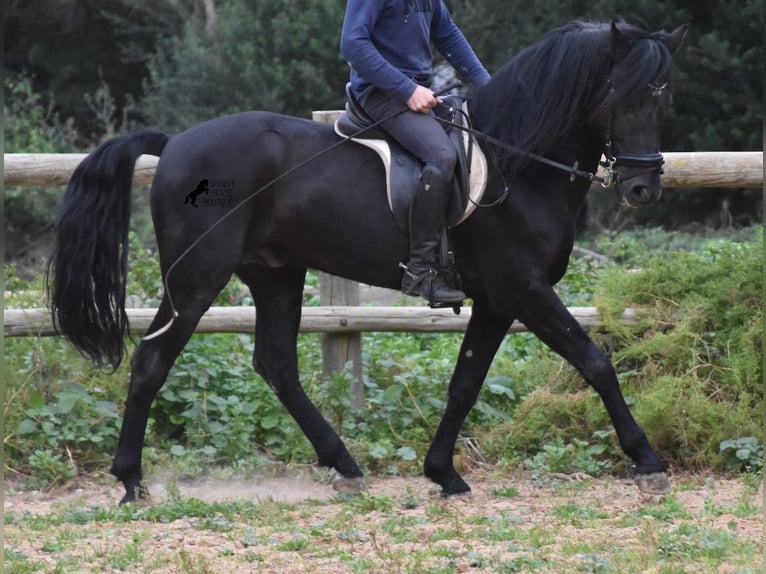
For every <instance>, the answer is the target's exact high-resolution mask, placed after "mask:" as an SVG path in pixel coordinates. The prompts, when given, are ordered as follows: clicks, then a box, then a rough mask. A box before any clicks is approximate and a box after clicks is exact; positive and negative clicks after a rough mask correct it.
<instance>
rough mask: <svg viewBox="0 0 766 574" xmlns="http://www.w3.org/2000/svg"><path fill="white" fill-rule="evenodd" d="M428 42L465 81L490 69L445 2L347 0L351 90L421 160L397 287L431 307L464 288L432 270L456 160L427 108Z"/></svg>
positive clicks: (454, 299)
mask: <svg viewBox="0 0 766 574" xmlns="http://www.w3.org/2000/svg"><path fill="white" fill-rule="evenodd" d="M431 43H433V45H434V46H435V47H436V48H437V50H439V52H440V53H441V54H442V55H443V56H444V57H445V58H446V59H447V61H448V62H449V63H450V64H452V66H453V67H454V68H455V69H456V70H457V71H458V73H460V74H461V75H462V76H463V77H464V78H466V79H467V80H468V81H470V82H472V83H473V84H476V85H481V84H484V83H486V82H487V81H488V80H489V73H488V72H487V70H486V69H485V68H484V66H483V65H482V64H481V62H480V61H479V59H478V58H477V57H476V54H475V53H474V51H473V49H472V48H471V46H470V45H469V44H468V41H467V40H466V39H465V37H464V36H463V33H462V32H461V31H460V29H459V28H458V27H457V26H456V25H455V23H454V22H453V21H452V18H451V16H450V14H449V12H448V10H447V7H446V6H445V5H444V2H443V0H348V3H347V5H346V15H345V19H344V21H343V31H342V33H341V52H342V53H343V57H344V58H345V59H346V60H347V61H348V62H349V63H350V64H351V93H352V95H353V96H354V97H355V98H356V100H357V102H358V103H359V105H360V106H361V107H362V109H363V110H364V111H365V112H366V113H367V115H368V116H370V118H372V119H373V120H375V121H379V120H383V119H385V118H392V119H390V120H389V121H385V122H384V123H383V124H382V125H381V127H382V128H383V129H385V130H386V131H387V132H388V133H389V134H390V135H391V136H392V137H393V138H395V139H396V140H397V141H398V142H399V143H400V144H401V145H402V146H403V147H404V148H406V149H407V150H409V151H410V152H411V153H412V154H413V155H415V156H417V157H418V158H420V160H422V161H423V164H424V166H423V171H422V173H421V176H420V180H421V185H420V187H419V189H418V190H417V192H416V193H415V197H414V198H413V201H412V206H411V207H410V219H409V226H410V252H409V261H408V262H407V265H406V266H405V268H404V275H403V277H402V291H404V292H405V293H407V294H408V295H421V296H423V297H425V298H426V299H428V300H429V302H430V303H431V305H434V304H436V305H437V306H438V305H439V304H441V305H454V304H460V303H462V301H463V299H464V298H465V294H464V293H463V292H462V291H461V290H459V289H456V288H455V287H453V286H450V285H449V284H448V283H447V281H446V280H445V278H444V276H443V274H442V273H437V269H438V266H437V255H438V251H439V237H440V235H441V231H442V229H443V228H444V224H445V218H446V211H447V201H448V199H449V193H448V191H449V185H450V180H451V179H452V175H453V172H454V169H455V163H456V161H457V158H456V152H455V149H454V147H453V144H452V142H451V141H450V139H449V138H448V137H447V134H446V132H445V131H444V128H443V127H442V125H441V124H440V123H439V122H438V121H437V120H436V119H435V118H434V117H433V116H432V115H431V114H430V111H431V108H433V107H434V106H436V105H438V104H439V103H441V99H440V98H438V97H436V96H435V95H434V93H433V92H432V91H431V90H430V88H429V86H430V83H431V74H432V57H433V54H432V51H431Z"/></svg>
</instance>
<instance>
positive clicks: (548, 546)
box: [5, 472, 763, 574]
mask: <svg viewBox="0 0 766 574" xmlns="http://www.w3.org/2000/svg"><path fill="white" fill-rule="evenodd" d="M679 482H680V483H682V484H683V486H682V487H681V488H675V489H674V492H673V493H672V496H674V497H675V498H676V499H677V501H678V503H679V505H680V506H681V507H682V508H683V509H684V510H685V511H686V513H688V514H689V515H691V519H689V518H688V517H687V518H686V519H683V520H682V519H679V520H674V519H671V520H666V519H662V520H659V521H658V522H655V523H653V524H654V526H651V525H649V526H650V527H647V524H649V523H647V522H646V521H650V522H651V521H654V520H655V519H653V518H651V517H644V519H645V520H644V519H642V522H641V523H640V524H636V525H635V526H628V527H626V526H624V524H620V522H619V521H620V520H621V519H624V518H625V517H626V516H628V515H630V514H631V513H633V512H634V511H636V510H637V509H640V508H643V507H646V506H651V505H655V506H657V507H658V508H660V507H661V505H662V497H654V496H646V495H642V494H640V493H639V492H638V490H637V489H636V488H635V486H634V485H633V483H632V481H628V480H615V479H610V480H606V479H604V480H588V481H587V482H586V483H585V484H584V485H581V486H578V487H576V488H566V487H564V488H562V486H561V483H559V485H558V486H556V485H540V484H539V483H535V482H533V481H532V480H531V479H529V478H528V477H514V478H510V479H508V478H500V477H498V476H497V475H495V474H489V473H484V472H474V473H472V475H471V476H470V483H471V485H472V488H473V495H472V496H469V497H458V498H453V499H449V500H446V501H444V500H443V499H440V498H439V497H438V496H437V495H436V492H435V490H434V487H433V485H432V484H431V483H430V482H429V481H427V480H425V479H422V478H373V479H370V480H369V488H370V495H372V496H381V495H385V496H388V497H390V498H391V499H393V500H397V501H398V500H401V499H402V497H403V496H404V495H405V493H406V494H407V495H408V496H411V497H415V498H416V499H417V500H419V501H420V503H419V504H416V505H414V506H413V507H412V508H406V507H404V506H402V507H397V509H396V512H395V515H396V516H397V517H409V518H412V519H415V518H418V519H420V520H418V521H417V522H415V523H414V525H413V526H411V528H412V529H415V530H416V531H417V538H418V539H421V540H424V541H426V540H431V539H432V538H433V537H434V535H435V533H437V532H441V531H444V530H445V529H447V530H449V529H450V528H451V529H454V530H455V533H454V534H452V535H447V536H446V537H445V538H443V539H441V538H439V542H438V543H439V544H441V545H443V546H444V547H445V548H455V549H463V548H464V546H463V545H464V544H465V540H470V542H469V543H470V545H471V548H472V550H473V551H474V552H475V553H477V554H482V555H493V556H498V553H500V555H507V556H508V557H509V559H512V558H513V557H514V556H515V555H516V554H514V551H512V550H509V548H512V545H509V544H508V541H507V540H505V541H491V540H486V541H484V540H482V539H481V538H478V539H477V538H476V537H472V536H471V535H470V529H471V528H472V526H470V525H471V524H476V520H475V519H476V518H477V517H490V518H492V519H495V518H496V517H503V516H505V517H507V516H514V517H518V522H519V525H520V527H521V528H524V529H535V528H536V529H539V531H540V535H541V536H543V537H544V536H546V532H548V531H549V533H552V532H555V535H554V536H553V538H552V539H551V540H550V541H549V542H546V543H545V544H544V549H545V550H544V552H543V553H542V554H540V555H541V556H543V557H544V558H545V557H546V556H547V557H548V558H546V560H555V558H554V557H556V556H557V555H558V556H560V555H561V553H562V552H563V550H562V549H563V548H564V547H565V545H566V543H567V541H571V540H577V541H578V542H580V543H584V544H588V543H592V544H593V545H594V547H602V546H603V545H604V544H605V543H608V544H611V545H614V544H617V545H624V546H625V547H626V548H635V547H638V546H641V545H646V544H651V541H650V540H649V541H648V540H647V536H648V534H647V533H648V532H655V530H656V532H657V533H660V532H664V531H665V530H667V529H673V528H677V526H678V525H679V524H681V523H687V524H688V523H693V524H699V525H704V527H706V528H711V529H725V530H728V531H732V532H736V536H737V537H738V538H740V539H742V540H752V541H754V542H755V543H757V544H759V545H760V541H761V539H762V533H763V519H762V518H763V517H762V514H751V515H748V516H737V513H736V512H735V510H734V509H735V508H737V506H738V505H740V506H741V504H742V503H743V501H747V503H748V504H756V505H760V504H761V501H762V500H763V495H762V492H760V493H752V492H747V490H746V488H745V487H744V485H743V481H741V480H727V479H720V478H715V477H698V476H694V477H692V476H686V477H683V478H681V479H680V481H679V478H678V477H676V478H675V479H674V483H675V484H679ZM169 486H170V487H172V488H177V489H178V490H179V491H180V494H181V496H183V497H194V498H199V499H201V500H204V501H206V502H213V501H220V500H236V499H245V500H250V501H255V502H257V501H261V502H264V503H266V504H268V503H269V501H282V502H287V503H290V504H291V505H293V506H292V507H291V509H290V510H289V511H288V516H285V519H286V520H288V521H290V523H291V524H292V525H294V526H296V527H299V528H307V529H308V528H310V527H311V526H312V525H316V524H324V523H327V522H331V521H333V520H337V518H338V516H339V515H341V516H342V515H343V513H344V512H348V505H347V504H344V503H343V502H342V501H340V500H338V499H337V498H336V496H335V494H336V493H335V492H334V491H333V490H332V488H331V487H330V486H329V485H328V484H323V483H319V482H315V481H312V480H309V479H306V480H302V479H298V478H263V479H257V480H235V479H231V480H223V481H221V480H209V481H205V482H198V483H194V484H178V485H176V484H174V483H167V482H165V481H164V480H163V479H161V478H158V479H155V480H153V481H152V482H150V491H151V493H152V503H158V502H161V501H162V500H165V499H166V498H167V496H168V494H167V488H168V487H169ZM508 486H513V487H514V488H516V489H517V490H518V495H516V496H513V497H502V496H498V495H497V491H498V489H504V488H506V487H508ZM121 495H122V490H121V487H120V486H119V485H112V484H107V483H105V482H104V481H84V482H82V483H81V484H75V483H73V484H71V485H69V486H68V487H67V488H64V489H58V490H57V491H54V492H50V493H39V492H16V491H14V490H13V488H12V486H10V485H6V489H5V509H6V511H12V512H13V513H14V514H16V515H20V514H23V513H25V512H29V513H32V514H56V513H60V512H62V511H63V510H65V509H67V508H92V507H94V506H98V507H114V505H115V504H116V502H117V501H118V500H119V498H120V496H121ZM316 501H322V502H321V503H317V502H316ZM573 504H574V505H578V506H580V507H583V506H588V507H590V506H592V507H593V508H595V509H597V510H598V513H599V515H600V518H598V519H596V520H595V523H593V521H590V520H585V521H584V522H585V523H586V526H583V521H581V520H577V519H574V520H571V521H568V520H562V519H561V517H560V516H558V517H557V509H561V508H562V507H563V506H565V505H573ZM435 505H436V507H437V508H439V509H440V511H439V513H437V514H436V515H434V511H433V508H434V506H435ZM711 508H718V509H720V510H719V511H718V512H715V513H711V512H710V509H711ZM493 517H494V518H493ZM389 519H391V513H385V512H378V511H376V510H371V511H369V512H367V513H365V514H364V516H359V517H357V518H354V525H353V527H354V532H359V533H362V534H361V535H360V537H359V539H358V540H355V541H354V540H352V541H348V540H344V539H343V537H342V536H340V537H338V538H337V539H335V540H333V541H330V540H328V552H327V554H324V555H317V554H316V553H315V554H314V555H312V554H311V553H308V554H306V553H305V552H300V551H297V552H285V551H283V550H282V551H280V550H279V549H278V542H279V541H281V540H290V536H291V535H290V533H289V532H290V531H289V530H286V531H281V532H280V531H279V530H278V529H277V532H276V533H275V532H274V530H273V529H271V530H269V529H268V528H265V527H261V526H259V525H258V524H248V525H244V526H243V525H239V526H238V528H239V527H241V528H245V529H246V530H248V531H252V532H253V533H254V534H253V535H254V536H257V537H270V539H271V543H270V544H265V545H261V546H258V549H257V550H258V553H259V557H260V558H259V561H258V562H257V563H255V564H248V563H246V562H243V560H242V556H243V555H244V554H245V553H246V552H251V551H252V548H248V546H247V544H244V543H243V542H242V538H243V537H242V535H241V532H240V534H238V535H237V536H231V535H230V534H229V533H227V532H215V531H211V530H208V529H201V528H198V527H197V526H196V523H195V519H182V520H176V521H173V522H171V523H165V524H157V523H151V522H146V521H139V522H130V523H123V524H106V525H104V526H103V528H104V529H105V532H107V534H105V535H104V536H101V535H100V534H98V535H95V538H96V540H94V539H93V538H94V535H93V534H88V535H87V539H88V543H87V545H88V546H87V549H86V548H82V549H80V551H68V552H74V554H78V553H79V554H80V555H81V556H86V555H88V554H87V552H93V547H92V545H94V544H95V545H97V546H96V548H97V550H96V552H97V554H98V552H101V553H102V554H103V553H105V552H109V551H110V550H109V549H111V548H124V545H125V544H126V543H127V542H128V541H130V540H131V536H132V537H133V539H134V540H135V539H136V538H135V537H136V536H137V534H136V532H140V538H141V540H143V541H144V542H143V543H142V551H143V552H144V555H143V558H142V560H144V561H145V562H144V564H152V566H151V569H150V568H148V567H147V570H150V571H152V572H168V573H170V572H181V571H186V570H185V569H184V568H182V567H181V565H179V558H178V556H179V552H180V553H182V554H183V556H185V557H186V558H185V559H186V560H187V561H188V560H191V559H192V558H193V557H195V556H202V557H204V559H205V561H206V562H207V563H208V564H209V566H210V568H211V571H214V572H229V571H237V572H242V571H249V572H274V573H283V572H287V573H290V572H311V573H312V574H324V573H327V574H330V573H332V574H336V573H338V572H351V571H352V570H350V569H349V568H348V567H347V565H346V564H344V563H343V562H341V561H340V559H339V558H333V554H334V552H335V551H338V549H342V548H346V547H348V548H350V551H351V552H352V553H353V555H354V556H365V555H367V554H368V555H369V556H371V557H373V558H374V559H375V561H376V563H377V561H380V560H383V562H385V560H386V559H390V560H391V562H390V563H388V564H384V563H381V564H380V568H379V569H376V568H375V567H372V569H371V571H375V572H386V573H387V574H389V573H390V572H397V571H401V572H405V571H406V572H409V571H411V570H410V569H408V568H406V565H405V564H403V563H402V562H401V560H403V559H402V558H397V559H396V560H394V558H393V557H395V556H401V554H397V552H399V550H401V548H402V545H401V544H395V543H394V541H392V540H391V539H389V538H387V536H388V535H387V534H385V530H384V529H383V528H382V524H383V523H384V522H385V521H386V520H389ZM90 527H91V528H93V525H92V524H91V526H90ZM62 528H64V529H66V531H67V532H70V534H69V536H72V535H73V534H71V531H72V529H74V528H76V527H74V526H72V525H64V526H62ZM463 529H465V531H464V532H462V533H461V531H462V530H463ZM5 534H6V538H5V539H6V548H9V549H11V550H12V551H14V552H21V553H23V554H25V555H26V556H27V557H28V558H29V560H30V561H36V562H37V561H39V562H40V563H47V564H49V565H50V566H51V568H53V567H54V565H55V560H61V556H60V555H59V556H58V557H57V555H56V553H55V552H51V550H50V544H51V543H50V540H51V539H53V540H56V537H55V536H54V535H53V534H52V533H51V534H50V535H49V536H45V535H43V536H39V535H37V533H36V534H35V535H34V536H29V535H28V534H25V533H23V532H21V531H20V530H19V528H18V527H16V526H14V525H12V524H11V525H9V526H6V533H5ZM58 537H59V538H60V537H61V534H59V535H58ZM46 540H48V541H49V542H48V547H47V549H46ZM331 543H332V544H335V545H337V546H334V547H330V545H331ZM429 544H430V543H429ZM223 547H225V548H226V549H227V550H226V552H225V553H222V551H221V549H222V548H223ZM414 548H416V547H413V550H412V551H414ZM404 550H405V552H406V551H407V548H404ZM338 553H340V552H338ZM405 555H406V554H405ZM397 560H398V561H397ZM157 563H160V564H165V563H167V564H168V567H167V569H165V568H160V569H157V566H156V564H157ZM243 564H244V565H243ZM753 567H754V569H753V570H752V571H753V572H754V571H756V570H755V568H756V566H755V565H753ZM243 568H245V570H243ZM102 570H103V571H109V569H108V568H107V569H105V570H104V569H103V568H102ZM51 571H53V570H52V569H51ZM115 571H116V570H115ZM130 571H133V570H130ZM136 571H142V570H136ZM199 571H206V570H199ZM457 571H458V572H464V571H470V572H471V573H482V572H495V571H497V570H493V569H491V568H482V567H481V566H480V565H476V564H473V565H472V564H470V561H467V560H466V561H464V563H459V564H458V565H457ZM523 571H528V570H523ZM637 571H642V570H637ZM646 571H647V572H652V571H656V570H652V569H648V570H646ZM674 571H675V570H674ZM699 571H700V572H704V571H710V572H731V573H735V572H742V571H743V570H741V565H739V564H736V560H735V561H734V562H732V563H731V564H728V563H724V564H719V565H718V566H716V568H715V569H714V570H705V569H704V568H703V569H701V570H699ZM745 571H748V570H745Z"/></svg>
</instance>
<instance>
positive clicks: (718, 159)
mask: <svg viewBox="0 0 766 574" xmlns="http://www.w3.org/2000/svg"><path fill="white" fill-rule="evenodd" d="M84 158H85V154H80V153H58V154H55V153H48V154H46V153H37V154H27V153H7V154H5V156H4V160H5V165H4V180H5V185H6V186H11V185H23V186H48V185H50V186H52V185H66V184H67V182H68V181H69V178H70V177H71V175H72V172H73V171H74V169H75V167H77V164H79V163H80V162H81V161H82V160H83V159H84ZM157 161H158V158H156V157H154V156H149V155H143V156H141V157H140V158H139V159H138V161H137V162H136V169H135V172H134V176H133V181H134V182H135V183H137V184H149V183H151V182H152V178H153V177H154V170H155V168H156V166H157ZM662 182H663V187H665V188H675V187H699V188H715V187H762V186H763V152H759V151H758V152H755V151H746V152H720V151H719V152H678V153H676V152H668V153H666V154H665V174H664V175H663V178H662ZM596 185H597V184H596Z"/></svg>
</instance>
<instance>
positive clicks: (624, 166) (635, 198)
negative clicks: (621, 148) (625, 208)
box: [614, 152, 665, 207]
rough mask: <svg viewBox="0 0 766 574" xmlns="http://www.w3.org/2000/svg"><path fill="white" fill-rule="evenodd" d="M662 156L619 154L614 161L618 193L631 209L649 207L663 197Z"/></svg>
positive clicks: (652, 154)
mask: <svg viewBox="0 0 766 574" xmlns="http://www.w3.org/2000/svg"><path fill="white" fill-rule="evenodd" d="M664 162H665V160H664V158H663V157H662V154H661V153H659V152H657V153H650V154H641V155H631V154H618V155H617V156H616V157H615V161H614V172H615V174H616V176H617V177H616V179H617V186H616V187H617V191H618V192H619V193H620V195H621V197H622V200H623V203H625V204H627V205H629V206H631V207H649V206H651V205H654V204H656V203H657V202H658V201H659V200H660V198H661V197H662V164H663V163H664Z"/></svg>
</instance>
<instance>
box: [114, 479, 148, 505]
mask: <svg viewBox="0 0 766 574" xmlns="http://www.w3.org/2000/svg"><path fill="white" fill-rule="evenodd" d="M150 498H151V495H150V494H149V489H148V488H147V487H146V485H145V484H143V483H140V484H139V485H138V486H134V487H133V488H126V489H125V496H123V497H122V499H121V500H120V506H123V505H125V504H138V505H139V506H146V505H148V504H149V502H150V501H149V499H150Z"/></svg>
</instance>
